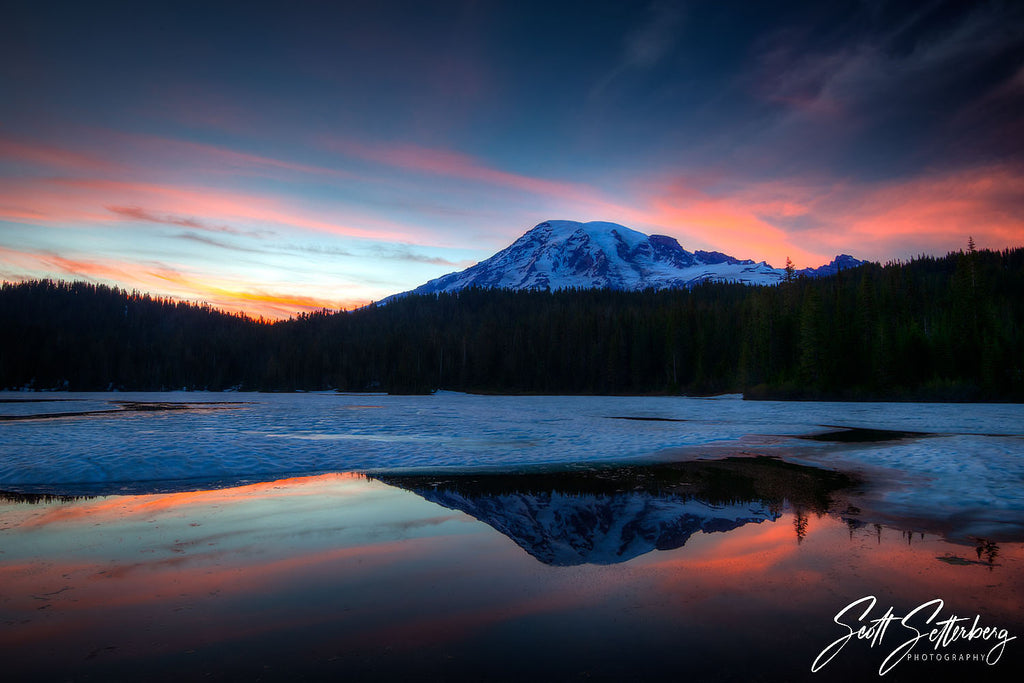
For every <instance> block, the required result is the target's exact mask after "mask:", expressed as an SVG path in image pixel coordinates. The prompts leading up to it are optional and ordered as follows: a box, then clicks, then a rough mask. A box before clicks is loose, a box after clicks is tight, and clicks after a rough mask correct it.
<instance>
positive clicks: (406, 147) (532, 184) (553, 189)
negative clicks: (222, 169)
mask: <svg viewBox="0 0 1024 683" xmlns="http://www.w3.org/2000/svg"><path fill="white" fill-rule="evenodd" d="M325 145H326V146H327V147H328V148H329V149H333V150H334V151H336V152H339V153H341V154H344V155H346V156H351V157H356V158H358V159H363V160H365V161H370V162H372V163H376V164H382V165H385V166H391V167H394V168H399V169H403V170H407V171H415V172H420V173H426V174H428V175H438V176H446V177H452V178H460V179H462V180H469V181H472V182H479V183H485V184H488V185H495V186H499V187H503V188H508V189H514V190H520V191H523V192H529V193H531V194H537V195H545V196H553V197H558V198H560V199H569V200H584V201H590V200H594V199H597V198H598V197H597V193H596V192H595V191H594V190H593V188H591V187H589V186H587V185H583V184H580V183H572V182H566V181H557V180H548V179H544V178H534V177H531V176H525V175H519V174H516V173H510V172H508V171H503V170H500V169H496V168H492V167H490V166H487V165H486V164H484V163H482V162H481V161H480V160H478V159H476V158H474V157H472V156H469V155H467V154H462V153H460V152H455V151H452V150H445V149H433V148H428V147H420V146H418V145H410V144H398V145H368V144H365V143H362V142H358V141H355V140H343V139H340V138H331V139H328V140H326V141H325Z"/></svg>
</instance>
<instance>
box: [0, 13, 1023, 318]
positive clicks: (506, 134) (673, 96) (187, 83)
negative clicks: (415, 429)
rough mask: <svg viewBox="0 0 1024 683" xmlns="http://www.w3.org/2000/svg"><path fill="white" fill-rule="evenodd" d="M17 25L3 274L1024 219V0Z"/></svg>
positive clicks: (938, 242)
mask: <svg viewBox="0 0 1024 683" xmlns="http://www.w3.org/2000/svg"><path fill="white" fill-rule="evenodd" d="M0 31H2V40H0V92H2V93H3V96H2V99H0V277H3V278H4V279H20V278H23V277H38V276H40V275H41V274H53V275H57V276H61V277H71V276H78V277H90V278H93V279H99V280H103V281H114V282H117V283H119V284H128V285H130V286H139V287H140V288H144V289H150V290H157V289H159V290H160V291H162V292H164V293H168V294H173V295H177V296H184V297H187V298H202V299H206V300H212V301H213V302H214V303H220V304H222V305H230V306H232V307H235V308H246V304H245V303H244V302H245V301H249V302H250V304H249V305H248V307H249V309H252V310H256V309H257V308H259V309H260V310H261V311H262V312H267V313H271V314H280V313H281V312H286V311H291V310H296V309H297V308H300V307H303V306H312V305H317V304H320V303H328V304H329V305H335V306H337V305H345V304H352V303H358V302H360V301H365V300H368V299H373V298H380V297H381V296H385V295H387V294H389V293H392V292H394V291H400V290H402V289H407V288H409V287H411V286H414V285H416V284H419V283H420V282H422V281H424V280H426V279H429V278H430V277H435V276H437V275H440V274H442V273H444V272H448V271H450V270H454V269H456V268H458V267H462V266H464V265H466V264H468V263H471V262H473V261H475V260H478V259H482V258H485V257H486V256H488V255H489V254H490V253H492V252H493V251H495V250H497V249H498V248H501V247H502V246H504V245H505V244H507V243H509V242H511V241H512V240H513V239H515V237H517V236H518V235H519V234H521V233H522V232H524V231H525V230H527V229H528V228H530V227H531V226H532V225H533V224H535V223H537V222H539V221H541V220H545V219H548V218H569V219H579V220H592V219H601V220H611V221H615V222H619V223H623V224H625V225H628V226H630V227H633V228H635V229H638V230H642V231H645V232H656V233H662V234H669V235H672V236H674V237H677V238H678V239H679V240H680V242H681V243H682V244H683V246H684V247H686V248H689V249H697V248H713V249H720V250H723V251H727V252H730V253H733V254H734V255H736V256H740V257H750V258H756V259H767V260H769V261H770V262H773V263H776V264H778V263H780V262H782V261H784V259H785V257H786V256H787V255H791V256H792V257H793V259H794V261H796V262H797V263H798V264H799V265H801V266H804V265H818V264H819V262H821V261H824V260H827V259H828V258H831V256H832V255H834V254H835V253H838V252H848V253H854V254H856V255H858V256H860V257H862V258H872V259H881V260H885V259H888V258H893V257H899V258H905V257H908V256H910V255H914V254H917V253H921V252H929V253H944V252H945V251H947V250H949V249H955V248H960V247H961V246H962V245H963V244H964V243H966V239H967V235H968V234H971V235H974V237H975V239H976V240H977V241H978V243H979V244H980V245H981V246H990V247H1003V246H1009V245H1011V244H1020V243H1021V242H1022V238H1024V219H1022V213H1021V209H1022V208H1024V170H1022V158H1024V155H1022V152H1024V150H1022V144H1024V127H1022V124H1021V121H1022V119H1024V117H1022V116H1021V114H1022V112H1024V4H1022V3H1011V2H1005V3H1000V2H972V3H964V2H961V3H945V2H933V3H928V2H921V3H907V2H900V3H887V2H789V3H784V2H771V3H765V2H652V3H642V2H502V3H499V2H429V3H412V2H405V3H388V2H340V3H338V2H335V3H329V2H324V3H288V4H285V3H274V4H272V5H270V4H259V3H245V4H237V5H229V4H220V3H183V2H173V3H99V4H86V3H71V2H69V3H46V2H19V3H14V4H13V6H12V7H10V8H9V9H8V10H7V12H6V16H5V27H4V28H3V29H0ZM307 299H308V301H307ZM267 302H269V303H267ZM275 306H276V307H277V308H274V307H275ZM261 307H262V308H261Z"/></svg>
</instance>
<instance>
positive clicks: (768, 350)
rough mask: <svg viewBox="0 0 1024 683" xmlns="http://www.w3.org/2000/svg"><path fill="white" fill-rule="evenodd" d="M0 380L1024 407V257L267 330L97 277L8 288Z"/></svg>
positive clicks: (42, 384)
mask: <svg viewBox="0 0 1024 683" xmlns="http://www.w3.org/2000/svg"><path fill="white" fill-rule="evenodd" d="M0 322H2V328H3V335H2V339H0V387H4V388H22V387H29V388H34V389H68V390H78V391H86V390H106V389H122V390H162V389H182V388H186V389H208V390H214V391H216V390H224V389H231V388H235V389H242V390H263V391H293V390H323V389H338V390H343V391H389V392H393V393H423V392H429V391H433V390H435V389H451V390H459V391H471V392H485V393H486V392H495V393H499V392H500V393H558V394H649V393H650V394H655V393H657V394H662V393H686V394H710V393H720V392H743V393H744V394H745V395H746V396H747V397H749V398H791V399H850V400H877V399H893V400H949V401H975V400H1001V401H1021V400H1024V334H1022V330H1024V249H1022V248H1019V249H1012V250H1005V251H1001V252H1000V251H986V250H981V251H979V250H975V249H974V248H973V245H972V246H971V247H970V248H969V249H968V250H967V251H966V252H954V253H951V254H948V255H947V256H945V257H939V258H936V257H928V256H922V257H919V258H916V259H913V260H911V261H910V262H906V263H903V262H890V263H888V264H885V265H884V266H883V265H879V264H865V265H863V266H861V267H858V268H855V269H850V270H845V271H841V272H840V273H838V274H836V275H834V276H830V277H823V278H813V279H811V278H804V277H791V278H788V279H787V281H785V282H783V283H781V284H779V285H777V286H770V287H752V286H746V285H739V284H727V283H706V284H702V285H698V286H696V287H693V288H691V289H684V290H661V291H653V290H652V291H644V292H621V291H612V290H565V291H557V292H548V291H518V292H517V291H509V290H481V289H469V290H464V291H462V292H457V293H450V294H428V295H407V296H402V297H398V298H394V299H391V300H389V301H388V302H387V303H385V304H378V305H375V306H368V307H366V308H363V309H359V310H355V311H348V312H330V311H320V312H316V313H311V314H302V315H299V316H298V317H296V318H293V319H290V320H287V321H280V322H273V323H271V322H267V321H262V320H252V319H250V318H246V317H244V316H240V315H232V314H228V313H224V312H221V311H217V310H214V309H212V308H210V307H209V306H202V305H195V304H188V303H183V302H179V301H173V300H169V299H161V298H156V297H151V296H149V295H146V294H142V293H138V292H127V291H124V290H121V289H117V288H112V287H107V286H104V285H95V284H87V283H82V282H72V283H68V282H57V281H51V280H41V281H31V282H23V283H17V284H11V283H5V284H4V285H3V286H2V288H0Z"/></svg>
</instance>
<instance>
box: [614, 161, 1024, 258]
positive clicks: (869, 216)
mask: <svg viewBox="0 0 1024 683" xmlns="http://www.w3.org/2000/svg"><path fill="white" fill-rule="evenodd" d="M709 180H710V182H708V187H707V188H703V187H701V181H700V179H699V178H697V179H691V180H690V181H688V182H686V183H678V182H676V183H673V182H664V181H662V182H660V183H659V182H657V181H651V182H649V183H647V186H649V187H655V188H660V189H659V190H657V191H656V192H655V193H654V194H652V195H650V196H648V197H647V198H646V199H645V198H643V197H641V198H639V199H638V200H637V206H639V207H641V208H640V210H638V211H636V212H634V213H633V214H632V215H633V218H634V220H635V221H636V224H637V225H645V226H648V227H649V228H650V229H663V230H665V231H666V232H667V233H668V234H671V235H673V236H677V237H682V239H681V240H680V241H681V242H683V243H684V246H686V243H687V242H689V243H690V244H693V243H697V244H705V245H708V246H710V247H711V248H714V249H718V250H721V251H725V252H727V253H729V254H732V255H733V256H737V257H746V258H757V259H766V260H768V261H769V262H770V263H772V264H773V265H776V266H779V265H781V264H782V262H784V261H785V258H786V257H787V256H791V257H792V258H793V260H794V262H796V264H797V266H798V267H804V266H815V265H820V264H821V263H823V262H825V261H827V260H828V259H831V258H832V257H833V256H834V255H835V254H837V253H841V252H843V253H850V254H853V255H855V256H858V257H860V258H866V259H871V260H880V261H885V260H888V259H891V258H909V257H911V256H915V255H917V254H920V253H922V252H926V253H934V254H939V255H941V254H945V253H946V252H947V251H950V250H955V249H958V248H961V247H963V245H964V244H966V242H967V237H968V235H973V236H974V239H975V241H976V242H977V243H978V245H979V246H980V247H988V248H993V249H999V248H1006V247H1011V246H1020V245H1021V244H1022V243H1024V174H1022V173H1021V172H1020V171H1019V170H1018V169H1016V168H1014V167H1010V166H990V167H984V168H976V169H970V170H962V171H955V172H946V173H934V174H930V175H926V176H921V177H917V178H911V179H905V180H897V181H886V182H875V183H863V182H860V183H858V182H854V181H841V182H840V181H830V180H827V179H824V180H818V181H814V180H808V179H782V180H770V181H752V182H749V183H746V184H733V185H731V186H729V187H727V188H724V189H722V188H721V187H720V186H719V184H720V182H721V180H722V179H721V178H720V177H716V178H713V179H711V178H710V177H709ZM691 240H692V241H691ZM705 248H706V247H705Z"/></svg>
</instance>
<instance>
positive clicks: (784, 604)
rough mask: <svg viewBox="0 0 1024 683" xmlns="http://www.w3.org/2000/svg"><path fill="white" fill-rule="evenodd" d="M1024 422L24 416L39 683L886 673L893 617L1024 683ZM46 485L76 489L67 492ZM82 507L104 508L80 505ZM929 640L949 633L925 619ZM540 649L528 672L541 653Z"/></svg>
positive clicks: (571, 411)
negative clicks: (923, 613)
mask: <svg viewBox="0 0 1024 683" xmlns="http://www.w3.org/2000/svg"><path fill="white" fill-rule="evenodd" d="M1021 425H1024V407H1022V406H1017V405H935V404H926V405H915V404H865V403H856V404H843V403H776V402H746V401H742V400H740V399H739V398H738V397H723V398H717V399H695V398H678V397H675V398H673V397H655V398H617V397H500V396H470V395H461V394H438V395H434V396H421V397H399V396H381V395H361V396H355V395H338V394H235V393H231V394H202V393H161V394H116V393H114V394H20V393H19V394H11V393H9V394H0V586H2V587H3V588H2V589H0V651H3V652H4V653H5V656H6V660H5V664H4V666H5V672H6V673H7V674H8V676H9V677H12V679H13V680H28V679H30V678H43V679H55V680H103V681H107V680H166V681H181V680H274V681H293V680H324V681H328V680H329V681H336V680H341V679H343V678H344V679H348V680H385V681H386V680H396V681H397V680H401V681H407V680H446V681H449V680H450V681H461V680H465V681H479V680H485V679H486V680H493V681H522V680H581V681H583V680H588V681H592V680H607V681H616V682H617V681H624V680H638V681H641V680H642V681H655V680H657V681H678V680H681V679H686V678H693V679H696V680H722V681H743V682H746V681H751V680H787V681H820V680H828V681H836V682H845V681H864V680H873V679H875V678H876V677H877V676H878V673H879V670H880V667H881V666H883V662H884V661H885V660H886V656H887V655H888V653H890V652H892V651H893V649H894V648H896V647H897V645H899V643H901V642H902V641H903V640H905V639H906V638H907V637H908V634H909V631H908V627H905V626H902V625H900V624H898V623H894V624H892V626H891V628H890V629H889V633H888V635H886V636H885V637H884V638H882V639H881V641H880V642H879V643H877V644H872V643H870V642H868V641H855V642H851V643H850V644H849V646H847V647H845V648H844V650H843V652H842V653H841V654H840V655H839V656H838V657H837V658H836V660H835V661H834V662H832V663H830V664H829V665H828V666H827V668H825V669H824V670H823V671H821V672H819V673H812V672H811V665H812V662H814V661H815V658H816V657H817V656H818V655H819V653H821V652H822V651H823V649H824V648H825V647H826V646H828V644H829V643H831V642H832V641H833V640H835V639H836V638H838V637H840V636H842V635H843V632H844V627H842V626H839V625H837V623H836V622H835V621H834V618H835V617H836V615H837V613H838V612H839V611H840V610H842V609H843V608H844V606H846V605H850V604H852V603H853V602H854V601H858V600H862V599H864V598H865V597H872V596H873V597H874V598H877V600H878V605H877V607H876V608H875V609H873V610H872V611H871V615H870V616H871V618H875V617H880V616H881V615H882V614H883V612H884V611H885V610H886V609H887V608H891V609H892V610H893V611H894V613H895V614H897V615H906V614H909V613H910V611H911V610H914V609H916V608H917V607H918V606H920V605H922V604H926V603H928V602H929V601H933V600H935V599H936V598H939V599H941V600H943V601H944V602H943V606H942V609H941V614H940V616H941V617H942V618H945V617H947V616H949V617H951V618H952V617H953V616H955V617H957V618H965V619H973V618H975V616H977V618H978V619H980V623H981V624H982V625H983V626H992V627H994V628H998V629H1005V630H1006V634H1007V635H1006V637H1007V638H1009V639H1010V640H1009V641H1008V644H1007V645H1006V646H1005V656H1004V655H1000V656H999V657H995V656H992V657H990V658H989V660H979V659H974V658H975V657H989V654H988V653H990V652H991V651H992V648H994V647H997V646H998V645H997V643H995V642H994V641H985V642H983V643H979V642H978V641H976V640H974V641H965V640H958V641H956V642H953V643H950V644H949V645H948V647H947V646H945V645H944V646H942V647H939V646H933V645H932V644H931V643H930V642H929V643H922V644H921V645H920V646H919V647H917V649H916V650H915V653H914V654H915V655H930V654H937V655H942V656H947V655H948V656H954V657H970V658H971V659H969V660H966V661H965V660H962V659H960V660H958V659H954V660H953V661H949V660H948V659H947V660H942V661H934V660H931V659H927V658H926V659H915V660H913V661H909V660H908V661H903V662H900V663H899V665H898V667H897V668H896V669H894V670H893V671H891V672H890V673H888V674H887V675H886V677H885V679H884V680H887V681H888V680H894V681H919V680H920V681H929V683H930V682H932V681H936V680H952V679H953V678H957V679H959V678H964V679H966V678H967V677H972V678H973V677H979V676H982V677H986V678H995V679H1000V680H1001V679H1003V678H1007V677H1008V676H1009V677H1012V671H1015V670H1017V671H1019V670H1021V667H1022V666H1024V651H1022V650H1021V647H1024V646H1022V645H1021V642H1022V641H1021V640H1020V639H1019V636H1020V635H1021V634H1024V617H1022V614H1021V610H1020V605H1021V604H1022V600H1024V542H1022V541H1024V486H1022V484H1024V464H1022V460H1024V435H1022V431H1024V429H1022V426H1021ZM38 494H56V495H55V497H50V496H48V495H38ZM76 495H78V496H81V497H77V498H76V497H74V496H76ZM915 625H916V626H920V627H921V628H924V626H922V625H921V624H917V623H915ZM524 653H527V654H528V656H524Z"/></svg>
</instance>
